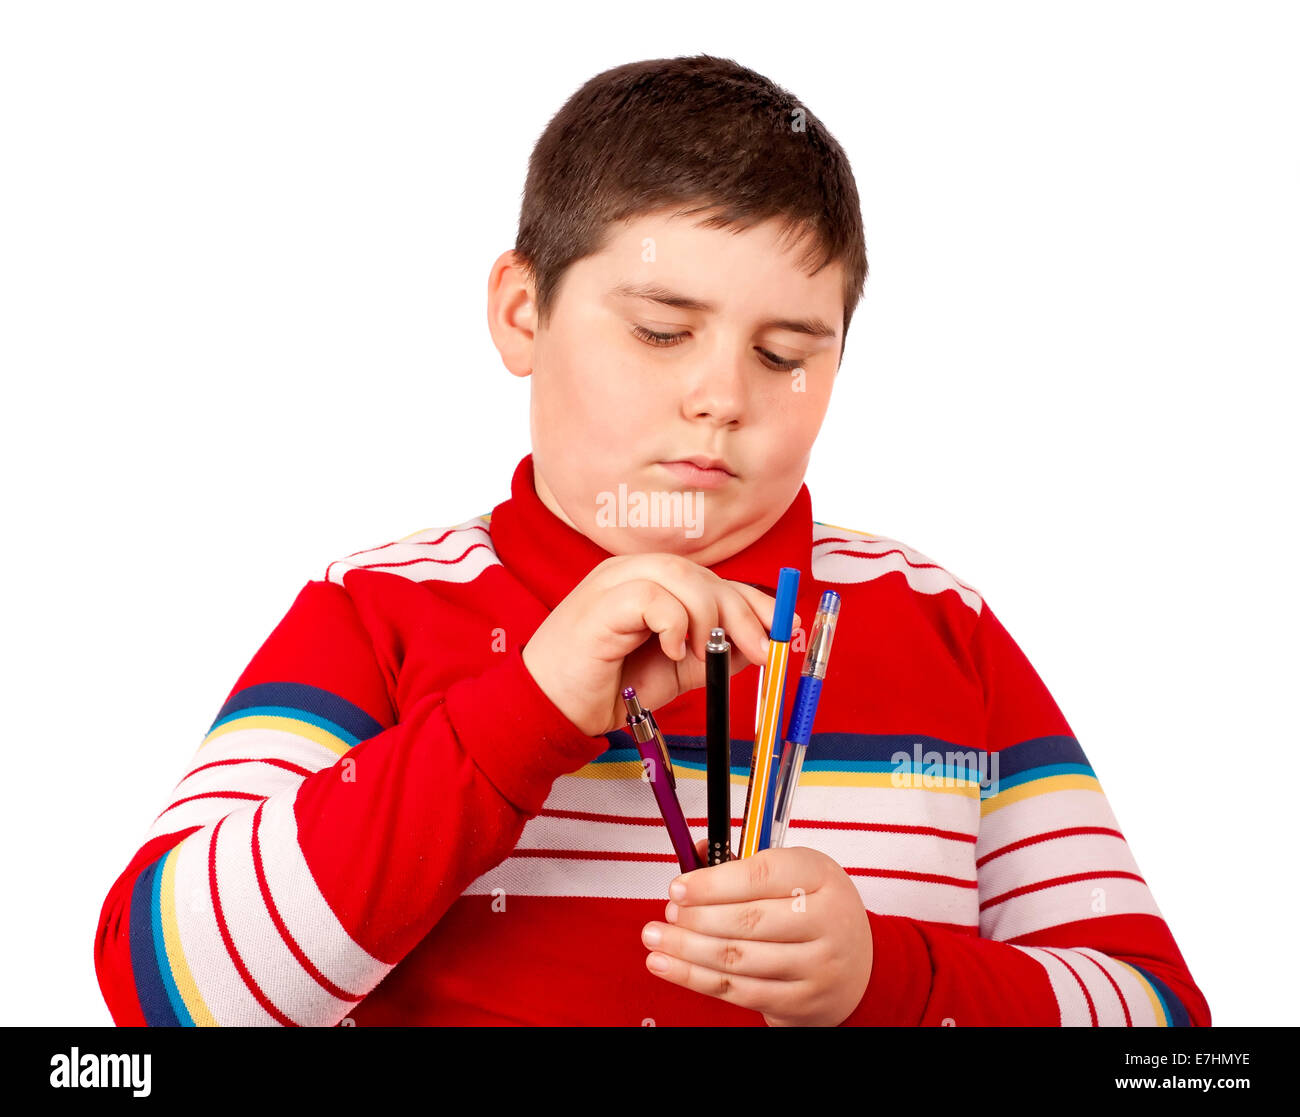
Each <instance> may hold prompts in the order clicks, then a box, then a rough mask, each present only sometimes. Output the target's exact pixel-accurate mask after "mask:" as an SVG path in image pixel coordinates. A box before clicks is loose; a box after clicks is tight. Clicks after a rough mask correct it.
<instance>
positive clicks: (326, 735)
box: [199, 714, 352, 756]
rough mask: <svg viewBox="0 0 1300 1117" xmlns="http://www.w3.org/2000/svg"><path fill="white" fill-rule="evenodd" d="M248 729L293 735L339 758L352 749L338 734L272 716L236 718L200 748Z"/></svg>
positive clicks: (204, 739) (206, 740) (221, 727)
mask: <svg viewBox="0 0 1300 1117" xmlns="http://www.w3.org/2000/svg"><path fill="white" fill-rule="evenodd" d="M246 729H275V730H278V731H279V732H281V733H292V734H293V735H294V736H295V737H303V738H305V739H306V740H308V741H312V742H314V743H315V744H318V745H320V746H321V747H322V748H326V749H328V750H329V751H330V752H332V753H334V754H335V755H337V756H343V755H344V754H345V753H346V752H347V751H348V750H349V749H350V748H351V747H352V746H351V745H349V744H348V743H347V741H345V740H343V738H342V737H340V736H338V734H336V733H331V732H330V731H329V730H328V729H322V728H321V727H320V726H319V725H313V724H312V723H311V722H309V721H299V720H298V719H297V718H291V717H279V716H276V715H272V714H250V715H249V716H248V717H244V718H236V719H235V720H234V721H228V722H226V723H225V724H224V725H219V726H218V727H217V728H216V729H214V730H213V731H212V732H211V733H209V734H208V735H207V736H206V737H204V738H203V741H202V742H201V743H200V744H199V748H203V746H204V745H206V744H207V743H208V742H209V741H215V740H216V739H217V738H218V737H224V736H225V735H226V734H227V733H237V732H243V731H244V730H246Z"/></svg>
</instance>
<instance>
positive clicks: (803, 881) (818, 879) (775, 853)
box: [668, 846, 833, 907]
mask: <svg viewBox="0 0 1300 1117" xmlns="http://www.w3.org/2000/svg"><path fill="white" fill-rule="evenodd" d="M829 860H830V859H829V858H827V857H826V855H825V854H822V853H818V852H817V851H816V850H814V849H808V848H807V847H805V846H790V847H788V848H784V847H783V848H781V849H761V850H759V851H758V852H757V853H755V854H754V855H753V856H751V857H738V858H734V859H733V860H731V861H726V862H724V863H723V864H721V865H715V866H714V867H713V870H712V871H711V872H709V873H701V872H700V871H699V870H698V869H695V870H692V871H691V872H689V873H683V874H682V875H681V876H678V877H676V878H675V879H674V880H673V881H672V883H671V884H669V886H668V895H669V896H670V897H671V898H672V899H673V900H675V901H676V902H677V903H678V904H679V905H681V906H682V907H690V906H693V905H697V904H729V903H744V902H748V901H751V900H764V899H784V898H787V897H790V896H793V895H795V892H794V889H796V888H798V889H802V891H803V894H804V895H809V894H811V893H813V892H815V891H816V890H817V889H818V888H820V887H821V886H822V885H823V884H824V883H825V882H826V879H827V871H826V870H827V864H826V863H827V861H829ZM832 864H833V862H832Z"/></svg>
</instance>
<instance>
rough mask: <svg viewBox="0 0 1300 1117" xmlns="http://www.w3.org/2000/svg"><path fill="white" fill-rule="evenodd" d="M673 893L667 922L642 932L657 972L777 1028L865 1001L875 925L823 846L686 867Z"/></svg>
mask: <svg viewBox="0 0 1300 1117" xmlns="http://www.w3.org/2000/svg"><path fill="white" fill-rule="evenodd" d="M706 845H707V843H706V842H705V841H703V840H701V841H700V842H699V843H698V848H699V849H700V851H701V854H702V855H704V851H705V846H706ZM668 891H669V895H670V896H671V897H673V898H672V900H671V901H670V902H669V904H668V906H667V908H666V909H665V912H664V918H665V919H666V920H667V922H665V923H647V924H646V925H645V927H644V928H643V929H642V932H641V941H642V942H643V943H644V944H645V945H646V946H647V947H649V948H650V950H651V953H650V955H649V956H648V957H647V958H646V965H647V966H648V967H649V969H650V972H651V973H653V974H654V975H655V976H656V977H662V978H663V979H664V980H665V981H671V982H672V983H673V984H674V985H681V986H684V987H685V988H687V989H694V990H695V991H696V992H697V993H707V994H708V995H709V996H712V997H717V998H719V999H720V1000H724V1001H727V1002H729V1003H731V1004H735V1005H740V1006H741V1007H743V1008H751V1009H753V1010H754V1011H755V1012H761V1013H762V1014H763V1019H764V1020H766V1021H767V1023H768V1024H769V1025H771V1026H774V1027H775V1026H778V1025H792V1024H803V1025H834V1024H840V1023H842V1022H843V1021H844V1019H845V1018H846V1017H847V1016H848V1015H849V1013H851V1012H852V1011H853V1010H854V1009H855V1008H857V1006H858V1002H859V1001H860V1000H862V995H863V993H865V992H866V989H867V982H868V981H870V979H871V965H872V956H873V950H872V941H871V924H870V923H869V922H868V921H867V913H866V909H865V908H864V907H863V905H862V897H861V896H860V895H859V894H858V890H857V888H856V887H854V884H853V882H852V881H851V880H850V879H849V876H848V874H847V873H846V872H845V871H844V870H843V869H842V868H840V866H839V865H838V864H836V863H835V861H833V860H832V859H831V858H829V857H827V856H826V855H825V854H824V853H819V852H818V851H817V850H815V849H807V848H804V847H802V846H796V847H794V848H791V849H765V850H761V851H759V852H758V853H756V854H754V856H753V857H746V858H742V859H740V860H733V861H727V862H725V863H723V864H721V865H714V866H713V867H711V868H705V869H696V870H694V871H693V872H690V873H685V874H684V875H682V876H679V877H678V878H677V879H676V880H674V881H673V883H672V884H671V885H670V886H669V890H668ZM656 932H658V934H659V936H660V937H659V940H658V941H657V942H656V941H655V940H654V935H655V933H656ZM657 964H662V965H663V967H664V968H663V969H662V970H660V969H656V965H657Z"/></svg>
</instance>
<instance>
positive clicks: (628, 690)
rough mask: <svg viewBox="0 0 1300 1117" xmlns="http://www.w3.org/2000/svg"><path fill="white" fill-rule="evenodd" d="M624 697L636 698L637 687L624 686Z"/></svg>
mask: <svg viewBox="0 0 1300 1117" xmlns="http://www.w3.org/2000/svg"><path fill="white" fill-rule="evenodd" d="M623 697H624V698H635V697H636V688H635V687H630V686H625V687H624V688H623Z"/></svg>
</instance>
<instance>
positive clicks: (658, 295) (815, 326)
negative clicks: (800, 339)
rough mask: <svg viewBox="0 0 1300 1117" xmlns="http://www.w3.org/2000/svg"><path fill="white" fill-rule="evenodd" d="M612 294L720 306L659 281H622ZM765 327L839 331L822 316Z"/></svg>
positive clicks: (681, 305)
mask: <svg viewBox="0 0 1300 1117" xmlns="http://www.w3.org/2000/svg"><path fill="white" fill-rule="evenodd" d="M609 293H610V294H611V295H623V296H628V297H630V298H634V299H650V300H651V301H652V302H657V303H663V304H664V306H671V307H674V308H675V309H677V310H699V311H703V312H704V313H706V314H710V313H712V312H713V311H715V310H717V309H718V308H717V307H716V306H714V305H713V303H710V302H705V301H704V300H703V299H694V298H691V297H690V296H689V295H680V294H678V293H677V292H676V291H670V290H669V289H668V288H667V287H664V286H662V285H660V284H658V283H620V284H618V285H617V286H615V287H613V288H611V289H610V292H609ZM762 326H763V328H764V329H767V328H772V329H777V330H792V331H793V332H795V333H798V334H809V335H810V336H812V337H837V336H839V335H838V331H836V330H835V329H834V328H833V327H831V326H829V325H828V324H827V323H826V322H824V321H823V320H822V319H820V318H769V319H768V320H767V321H766V322H763V323H762Z"/></svg>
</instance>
